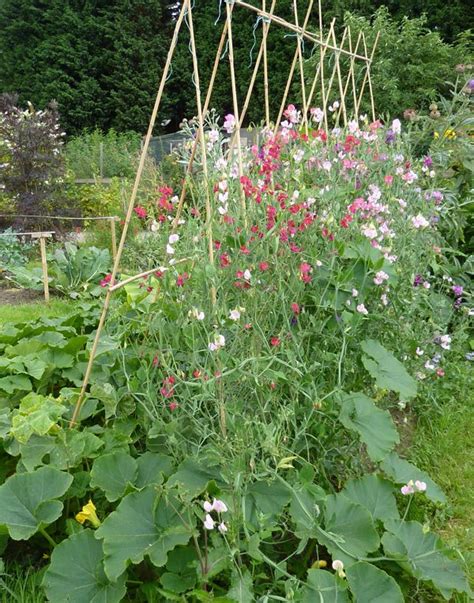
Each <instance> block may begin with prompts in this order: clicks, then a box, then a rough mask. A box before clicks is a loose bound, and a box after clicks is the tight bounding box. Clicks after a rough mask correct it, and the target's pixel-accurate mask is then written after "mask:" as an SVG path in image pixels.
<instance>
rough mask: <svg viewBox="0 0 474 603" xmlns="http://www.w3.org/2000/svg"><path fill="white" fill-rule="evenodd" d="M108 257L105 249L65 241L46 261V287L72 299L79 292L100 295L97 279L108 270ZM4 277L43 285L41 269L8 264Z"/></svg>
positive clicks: (34, 286) (28, 284)
mask: <svg viewBox="0 0 474 603" xmlns="http://www.w3.org/2000/svg"><path fill="white" fill-rule="evenodd" d="M110 267H111V258H110V253H109V250H108V249H98V248H97V247H86V246H83V247H77V246H76V245H74V244H73V243H65V244H64V247H62V248H57V249H56V250H55V251H54V252H53V255H52V256H51V257H50V259H49V261H48V278H49V286H50V288H51V289H52V290H54V291H57V292H58V293H62V294H63V295H67V296H69V297H71V298H73V299H75V298H78V297H79V296H80V295H83V296H85V295H92V296H93V297H97V296H99V295H100V294H101V291H102V289H101V287H100V281H101V280H102V278H103V277H104V276H105V275H106V274H107V273H108V272H109V270H110ZM7 279H8V280H10V281H12V282H14V283H15V284H16V285H18V286H20V287H24V288H28V289H37V290H40V289H42V288H43V273H42V269H41V268H37V267H31V268H29V267H23V266H12V267H11V268H9V271H8V273H7Z"/></svg>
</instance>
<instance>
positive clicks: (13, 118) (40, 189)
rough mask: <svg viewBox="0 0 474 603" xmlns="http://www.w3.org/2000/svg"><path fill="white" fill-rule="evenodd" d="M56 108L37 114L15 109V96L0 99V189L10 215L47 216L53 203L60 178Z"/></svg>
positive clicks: (30, 108)
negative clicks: (7, 199)
mask: <svg viewBox="0 0 474 603" xmlns="http://www.w3.org/2000/svg"><path fill="white" fill-rule="evenodd" d="M64 135H65V133H64V132H61V129H60V125H59V116H58V110H57V105H56V104H55V103H54V102H51V103H49V105H48V106H47V108H46V109H43V110H40V111H37V110H35V108H34V107H33V105H32V104H31V103H29V105H28V108H27V109H26V110H23V109H21V108H20V107H19V106H18V97H17V96H16V95H8V94H2V95H0V160H1V162H2V163H1V164H0V189H1V190H2V192H3V193H4V194H5V195H6V196H7V197H8V198H10V199H11V200H12V206H11V207H10V208H9V210H10V211H11V213H17V214H20V215H21V214H23V215H24V214H30V215H35V214H36V215H37V214H41V213H47V212H48V209H51V207H53V206H54V204H55V201H57V192H58V185H59V183H60V182H61V176H62V174H63V163H62V156H61V149H62V146H63V136H64Z"/></svg>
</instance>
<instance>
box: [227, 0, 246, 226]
mask: <svg viewBox="0 0 474 603" xmlns="http://www.w3.org/2000/svg"><path fill="white" fill-rule="evenodd" d="M226 11H227V29H228V33H229V38H228V39H229V67H230V83H231V89H232V103H233V106H234V117H235V121H236V130H235V133H234V136H235V141H236V144H237V161H238V165H239V186H240V203H241V206H242V217H243V220H244V226H245V227H247V208H246V203H245V194H244V190H243V188H242V183H241V180H242V176H243V175H244V168H243V163H242V143H241V140H240V117H239V102H238V99H237V82H236V79H235V65H234V40H233V36H232V11H231V7H230V4H229V3H227V4H226Z"/></svg>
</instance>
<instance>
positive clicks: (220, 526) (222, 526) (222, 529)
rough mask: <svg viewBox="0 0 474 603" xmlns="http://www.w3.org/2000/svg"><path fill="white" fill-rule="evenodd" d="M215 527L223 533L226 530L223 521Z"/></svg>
mask: <svg viewBox="0 0 474 603" xmlns="http://www.w3.org/2000/svg"><path fill="white" fill-rule="evenodd" d="M217 529H218V530H219V532H220V533H221V534H225V533H226V532H227V526H226V525H225V523H224V522H221V523H220V524H219V525H218V526H217Z"/></svg>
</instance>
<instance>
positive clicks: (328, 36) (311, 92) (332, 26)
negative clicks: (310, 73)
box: [308, 19, 336, 108]
mask: <svg viewBox="0 0 474 603" xmlns="http://www.w3.org/2000/svg"><path fill="white" fill-rule="evenodd" d="M335 23H336V19H333V20H332V21H331V25H330V27H329V33H328V35H327V40H329V39H330V37H331V35H332V30H333V28H334V24H335ZM322 49H323V52H322V60H323V61H324V57H325V56H326V51H327V47H326V46H323V47H322ZM320 73H321V58H320V61H319V64H318V68H317V70H316V75H315V76H314V80H313V83H312V85H311V90H310V93H309V97H308V108H311V103H312V101H313V96H314V93H315V92H316V85H317V83H318V79H319V75H320Z"/></svg>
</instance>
